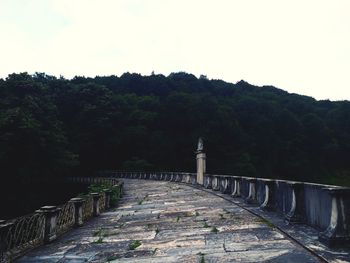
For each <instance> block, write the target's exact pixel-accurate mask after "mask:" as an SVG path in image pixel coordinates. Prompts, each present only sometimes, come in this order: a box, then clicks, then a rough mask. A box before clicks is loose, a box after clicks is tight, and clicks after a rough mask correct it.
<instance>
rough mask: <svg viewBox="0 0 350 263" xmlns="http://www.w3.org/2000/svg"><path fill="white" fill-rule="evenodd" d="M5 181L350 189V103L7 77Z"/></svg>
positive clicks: (195, 81) (188, 79)
mask: <svg viewBox="0 0 350 263" xmlns="http://www.w3.org/2000/svg"><path fill="white" fill-rule="evenodd" d="M0 109H1V112H0V166H1V176H2V180H5V179H9V178H10V179H12V180H13V181H16V182H18V180H20V181H24V182H25V181H31V180H35V179H37V178H46V179H50V178H54V177H60V176H68V175H72V174H79V175H91V174H93V173H94V172H95V171H97V170H101V169H119V170H131V169H135V170H168V171H194V170H195V153H194V151H195V149H196V143H197V139H198V137H200V136H201V137H204V139H205V151H206V153H207V163H208V172H209V173H225V174H236V175H246V176H258V177H273V178H284V179H293V180H303V181H316V182H322V183H336V184H344V185H345V184H348V185H349V184H350V162H349V159H350V103H349V102H348V101H341V102H331V101H316V100H314V99H313V98H311V97H306V96H300V95H296V94H289V93H287V92H285V91H283V90H280V89H277V88H274V87H271V86H264V87H256V86H253V85H250V84H248V83H247V82H244V81H240V82H238V83H236V84H230V83H226V82H224V81H221V80H208V79H207V78H206V77H205V76H201V77H200V78H196V77H195V76H193V75H191V74H187V73H173V74H170V75H169V76H168V77H166V76H163V75H151V76H141V75H139V74H129V73H125V74H123V75H122V76H121V77H117V76H107V77H95V78H86V77H75V78H73V79H71V80H67V79H64V78H55V77H52V76H48V75H46V74H44V73H37V74H35V75H33V76H32V75H28V74H27V73H21V74H11V75H9V76H8V77H7V78H6V79H2V80H0Z"/></svg>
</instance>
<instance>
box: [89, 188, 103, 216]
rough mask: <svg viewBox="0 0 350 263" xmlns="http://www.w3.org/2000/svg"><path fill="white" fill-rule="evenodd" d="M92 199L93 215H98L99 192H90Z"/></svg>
mask: <svg viewBox="0 0 350 263" xmlns="http://www.w3.org/2000/svg"><path fill="white" fill-rule="evenodd" d="M91 196H92V200H93V215H94V216H99V215H100V197H101V196H100V194H99V193H91Z"/></svg>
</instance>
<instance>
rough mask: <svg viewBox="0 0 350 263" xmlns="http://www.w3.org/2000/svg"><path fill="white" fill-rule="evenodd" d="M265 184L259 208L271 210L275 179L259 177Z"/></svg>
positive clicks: (273, 205)
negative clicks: (263, 197)
mask: <svg viewBox="0 0 350 263" xmlns="http://www.w3.org/2000/svg"><path fill="white" fill-rule="evenodd" d="M260 181H262V182H263V184H264V186H265V199H264V202H263V203H262V204H261V205H260V208H261V209H263V210H265V211H272V210H274V208H275V181H274V180H271V179H260Z"/></svg>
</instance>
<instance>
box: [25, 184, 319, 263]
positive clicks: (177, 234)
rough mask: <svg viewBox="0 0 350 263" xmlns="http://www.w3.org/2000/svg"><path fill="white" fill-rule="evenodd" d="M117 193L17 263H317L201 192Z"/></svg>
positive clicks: (147, 187)
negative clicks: (112, 204)
mask: <svg viewBox="0 0 350 263" xmlns="http://www.w3.org/2000/svg"><path fill="white" fill-rule="evenodd" d="M124 186H125V187H124V189H125V194H124V196H123V198H122V200H121V202H120V205H119V207H118V208H117V209H115V210H114V211H109V212H106V213H104V214H102V215H101V216H100V217H98V218H95V219H93V220H91V221H90V222H88V223H87V224H85V225H84V226H83V227H81V228H78V229H75V230H73V231H71V232H69V233H67V234H66V235H64V236H63V237H61V238H60V239H59V240H57V241H55V242H54V243H52V244H49V245H46V246H43V247H40V248H38V249H36V250H34V251H32V252H30V253H29V254H27V255H26V256H25V257H23V258H21V259H20V260H18V262H39V263H40V262H106V261H112V262H113V260H116V262H161V263H165V262H237V261H239V262H265V261H268V262H318V260H317V259H316V258H315V257H313V256H312V255H311V254H310V253H309V252H308V251H306V250H304V249H303V248H302V247H300V246H299V245H297V244H295V243H293V242H292V241H291V240H289V239H288V238H287V237H286V236H284V235H283V234H282V233H280V232H279V231H277V230H276V229H274V228H273V227H272V226H271V225H269V224H268V223H267V222H266V221H263V220H261V219H260V218H258V217H256V216H253V215H252V214H250V213H249V212H247V211H246V210H243V209H242V208H240V207H238V206H236V205H234V204H232V203H230V202H228V201H226V200H223V199H222V198H220V197H218V196H215V195H212V194H210V193H208V192H205V191H202V190H199V189H194V188H192V187H190V186H188V185H182V184H176V183H171V182H162V181H146V180H125V184H124ZM132 241H139V242H140V243H139V244H140V246H138V247H136V244H137V242H132ZM135 247H136V248H135Z"/></svg>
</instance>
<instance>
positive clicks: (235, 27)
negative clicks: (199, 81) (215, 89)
mask: <svg viewBox="0 0 350 263" xmlns="http://www.w3.org/2000/svg"><path fill="white" fill-rule="evenodd" d="M0 34H1V38H0V78H6V77H7V75H8V74H11V73H13V72H16V73H18V72H29V73H31V74H32V73H35V72H45V73H47V74H49V75H55V76H64V77H66V78H72V77H74V76H76V75H80V76H91V77H93V76H96V75H100V76H105V75H118V76H120V75H121V74H123V73H124V72H135V73H141V74H142V75H150V74H151V73H152V72H154V73H155V74H164V75H168V74H170V73H171V72H179V71H185V72H188V73H192V74H194V75H196V76H197V77H198V76H199V75H201V74H203V75H206V76H207V77H208V78H209V79H223V80H225V81H228V82H233V83H236V82H237V81H240V80H242V79H243V80H245V81H247V82H249V83H251V84H254V85H259V86H263V85H273V86H276V87H278V88H281V89H284V90H287V91H288V92H291V93H298V94H303V95H308V96H312V97H314V98H316V99H330V100H350V1H349V0H327V1H325V0H264V1H262V0H0Z"/></svg>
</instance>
